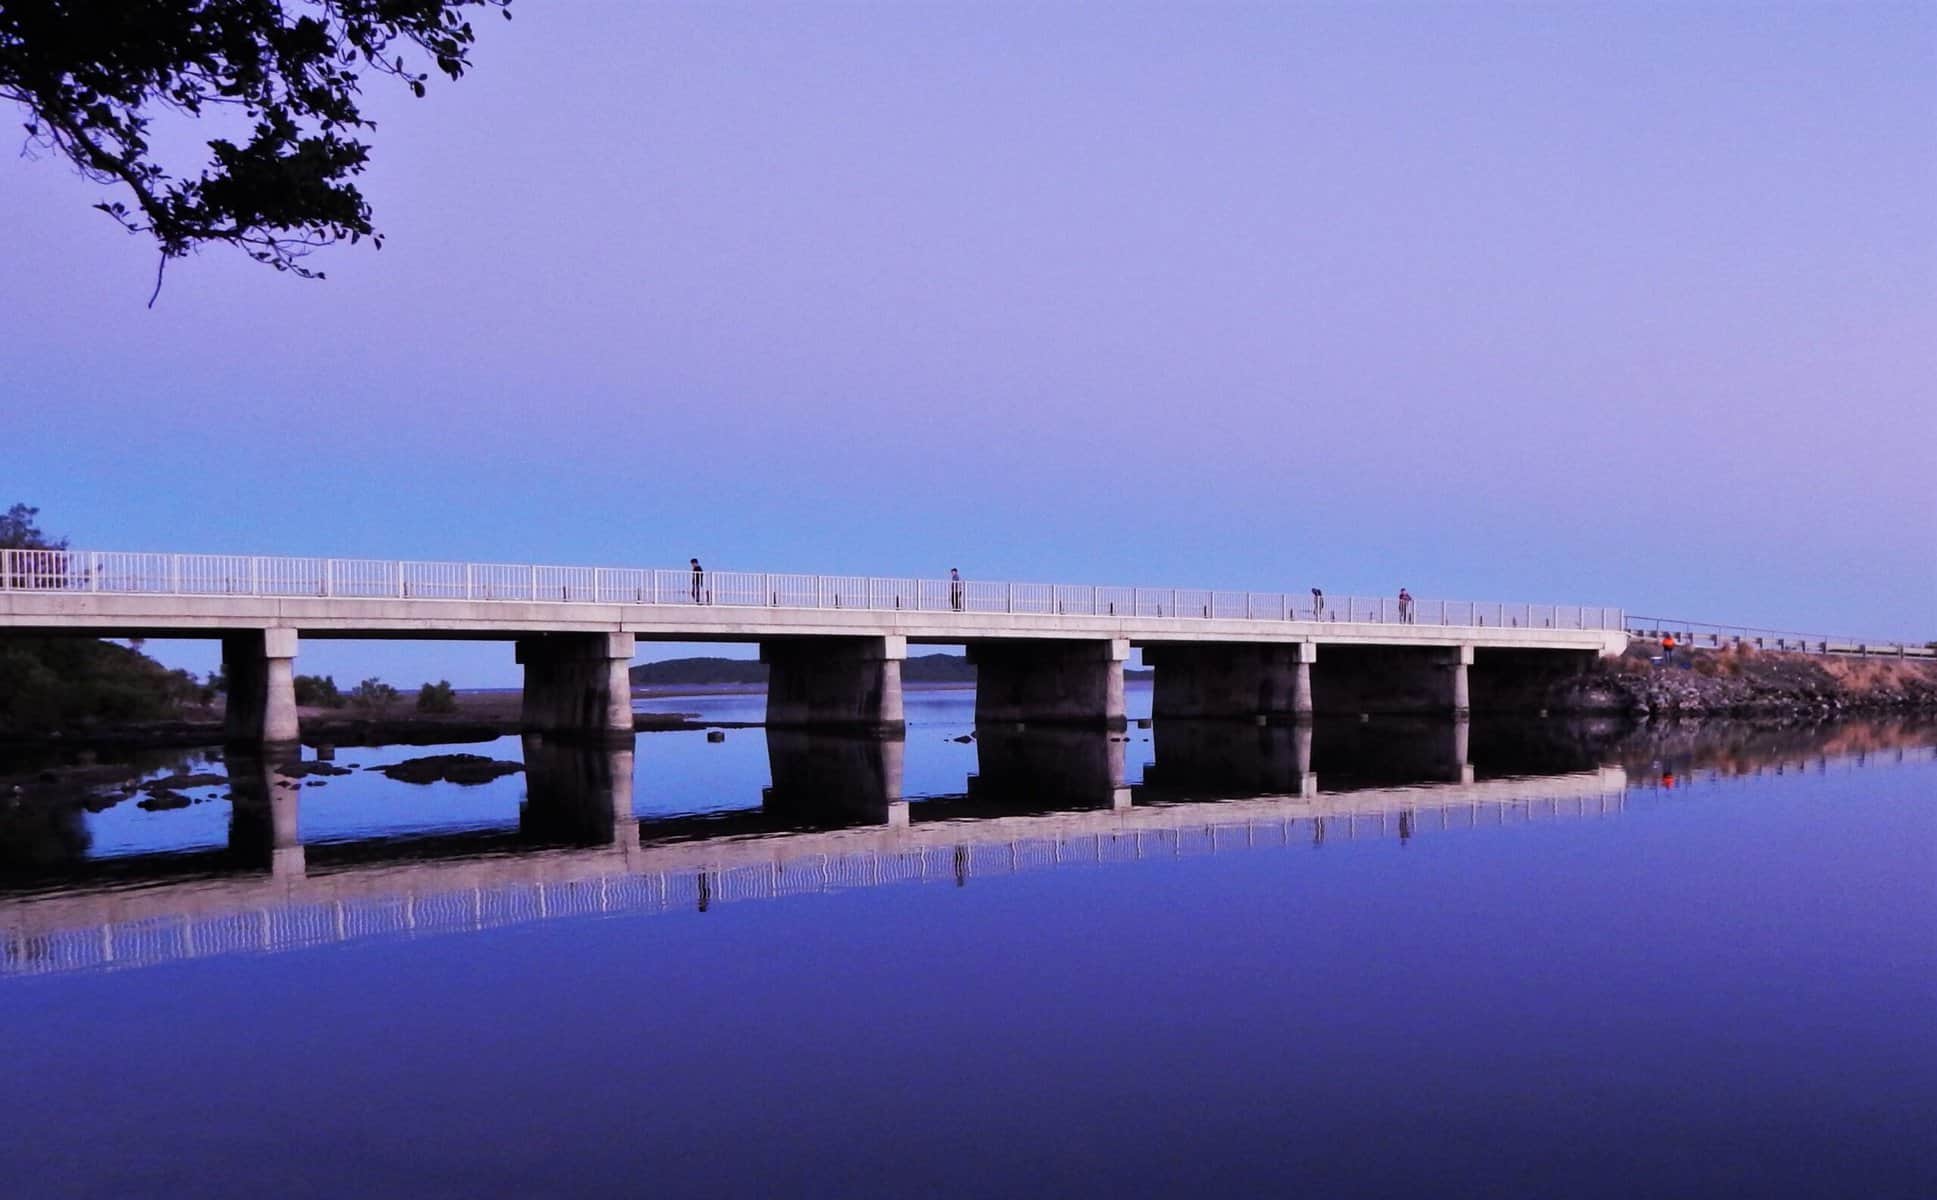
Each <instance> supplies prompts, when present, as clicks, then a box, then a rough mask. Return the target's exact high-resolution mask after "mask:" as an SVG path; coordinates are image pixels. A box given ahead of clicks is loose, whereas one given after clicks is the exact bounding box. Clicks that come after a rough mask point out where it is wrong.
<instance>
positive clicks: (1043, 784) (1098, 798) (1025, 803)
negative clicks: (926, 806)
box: [968, 725, 1130, 812]
mask: <svg viewBox="0 0 1937 1200" xmlns="http://www.w3.org/2000/svg"><path fill="white" fill-rule="evenodd" d="M975 753H976V773H975V774H974V775H971V776H969V781H968V798H969V802H970V803H971V804H972V805H975V806H977V807H987V808H990V809H997V810H1002V811H1010V812H1048V811H1055V810H1064V809H1083V808H1109V809H1121V808H1128V807H1130V789H1129V788H1128V787H1126V786H1125V785H1124V782H1123V774H1124V771H1123V739H1122V738H1121V737H1120V736H1115V735H1112V734H1111V733H1110V732H1109V731H1108V730H1106V729H1082V728H1073V727H1054V726H1035V725H1032V726H1030V727H1029V728H1028V729H1026V730H1013V729H1001V728H978V729H977V730H976V732H975Z"/></svg>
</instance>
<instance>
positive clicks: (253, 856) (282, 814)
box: [225, 749, 305, 879]
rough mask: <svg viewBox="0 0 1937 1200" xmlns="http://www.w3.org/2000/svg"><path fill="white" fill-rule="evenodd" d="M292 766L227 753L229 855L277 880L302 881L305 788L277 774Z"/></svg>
mask: <svg viewBox="0 0 1937 1200" xmlns="http://www.w3.org/2000/svg"><path fill="white" fill-rule="evenodd" d="M288 761H289V760H288V759H287V758H284V757H280V756H277V755H271V754H248V753H243V752H240V751H238V750H235V749H231V750H230V751H229V753H228V755H227V756H226V760H225V765H226V766H227V768H228V774H229V853H230V854H232V855H234V856H235V858H236V860H237V862H238V863H240V864H241V865H244V866H247V867H253V868H255V869H258V870H260V869H261V868H263V867H267V868H269V873H270V875H271V876H273V877H274V878H276V879H301V878H302V877H303V873H304V870H305V861H304V854H303V839H302V831H301V828H300V826H299V822H298V819H297V810H298V807H299V805H298V797H299V796H300V794H301V789H302V783H301V782H300V781H299V780H297V779H294V778H291V777H290V776H288V775H285V774H283V773H282V771H281V770H280V769H279V768H281V767H282V766H283V765H284V764H285V763H286V762H288Z"/></svg>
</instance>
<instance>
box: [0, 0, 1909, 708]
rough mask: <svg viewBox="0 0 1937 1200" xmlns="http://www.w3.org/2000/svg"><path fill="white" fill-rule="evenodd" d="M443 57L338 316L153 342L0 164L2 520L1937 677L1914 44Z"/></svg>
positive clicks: (38, 198) (1321, 45)
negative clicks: (1307, 616) (1645, 624)
mask: <svg viewBox="0 0 1937 1200" xmlns="http://www.w3.org/2000/svg"><path fill="white" fill-rule="evenodd" d="M481 24H482V45H481V46H480V47H479V48H478V51H477V53H476V64H477V65H476V69H475V71H474V72H473V74H472V75H471V76H470V77H469V78H467V79H465V80H464V81H463V82H462V83H459V84H456V85H444V86H438V87H436V88H435V89H434V90H433V92H432V95H431V97H430V99H428V100H425V101H412V100H410V99H409V97H408V96H402V95H397V94H395V93H394V91H393V89H388V88H380V89H378V91H377V92H376V93H375V94H373V95H372V97H371V101H372V102H371V105H370V108H371V110H372V111H374V112H375V113H376V114H377V116H378V117H379V119H380V120H381V122H382V127H381V128H380V129H379V130H378V131H377V134H376V141H375V147H376V148H375V165H374V167H373V169H372V171H371V172H370V174H369V176H368V177H367V183H366V188H365V190H366V192H367V193H368V195H369V196H370V198H371V200H372V202H373V204H374V205H375V207H376V211H377V217H378V222H379V224H380V226H381V227H382V228H383V229H384V231H385V232H386V233H387V235H388V244H387V246H386V248H385V249H384V250H383V251H381V252H371V251H369V250H367V249H365V248H361V247H359V248H356V249H351V248H348V247H344V248H342V249H340V250H337V251H332V252H329V253H328V254H327V255H326V257H325V258H324V259H323V260H321V261H320V262H319V264H318V265H321V266H323V267H324V268H325V269H326V270H327V271H328V272H329V275H330V279H329V281H328V282H326V283H303V282H301V281H298V280H294V279H289V278H285V277H280V276H276V275H274V274H273V273H271V272H268V271H266V270H263V269H261V268H258V267H255V266H254V265H252V264H250V263H248V262H246V261H245V260H243V259H242V258H241V257H240V255H239V254H236V253H232V252H219V251H210V252H208V253H207V254H205V255H203V256H201V257H199V258H195V259H192V260H190V261H187V262H183V263H177V264H176V265H175V266H174V267H172V268H171V269H170V271H169V278H168V284H167V287H166V289H165V290H164V292H163V294H162V298H161V301H160V303H159V305H158V306H157V307H156V309H155V310H154V311H152V312H150V311H147V310H146V309H144V308H143V304H144V303H145V301H146V300H147V297H148V290H149V286H150V284H151V282H152V276H153V272H154V259H153V256H152V253H151V251H150V250H149V248H148V247H147V245H145V244H144V243H143V242H141V241H140V240H138V239H132V238H128V237H126V236H124V235H122V234H120V233H119V232H118V231H117V230H116V228H115V227H114V226H113V225H112V224H111V223H110V222H109V221H108V220H107V219H106V218H105V217H103V216H101V215H99V214H97V213H94V212H91V211H89V209H88V207H87V206H88V204H90V203H91V202H93V201H94V200H95V199H97V198H99V193H97V191H96V189H95V188H93V187H92V186H91V185H88V184H86V183H85V182H83V181H81V180H79V179H77V178H75V177H74V176H73V175H72V174H71V173H69V172H68V171H66V170H65V169H64V168H63V167H62V166H61V165H59V164H57V163H55V162H52V161H40V162H31V161H24V160H23V161H12V160H9V161H7V162H4V163H0V218H4V221H5V226H6V229H7V233H8V238H7V250H6V254H5V256H4V258H0V277H4V280H5V284H6V286H5V288H4V292H0V345H4V354H0V407H4V410H5V417H6V421H5V426H4V427H5V428H6V429H7V430H8V431H9V433H10V434H11V436H10V438H9V439H8V441H7V443H6V446H5V450H4V455H0V463H4V464H5V467H4V471H0V504H5V503H11V502H12V501H13V500H15V499H21V500H26V501H28V502H30V503H36V504H39V505H40V506H41V507H42V509H43V516H44V519H45V523H46V524H47V526H48V527H49V528H50V529H52V530H54V531H56V532H62V533H66V534H68V535H69V536H70V537H72V538H73V539H74V541H75V543H76V544H77V545H81V546H85V547H95V548H106V549H151V548H152V549H183V550H212V551H244V552H248V551H253V552H263V553H317V554H322V553H333V554H345V555H368V556H377V557H390V556H397V557H429V558H472V559H493V560H505V561H519V562H522V561H529V560H533V559H536V560H538V561H545V562H567V563H578V562H582V563H603V564H611V565H667V566H673V565H677V564H679V563H682V562H684V561H685V560H686V558H687V557H688V556H690V555H694V554H697V555H699V556H700V557H702V558H703V559H705V560H706V562H707V563H708V565H710V566H714V567H719V568H734V567H743V568H747V569H753V570H763V569H772V570H818V571H851V572H857V573H864V572H872V573H880V574H889V573H903V574H913V573H921V574H926V575H931V576H932V575H939V574H941V573H942V572H944V571H945V570H946V568H947V567H949V566H950V565H960V566H961V567H962V568H963V570H964V572H965V573H966V574H969V575H971V576H979V577H982V578H1019V579H1039V580H1064V581H1075V582H1090V581H1100V582H1123V583H1144V584H1151V585H1165V584H1191V583H1206V584H1216V585H1218V586H1224V587H1231V588H1246V587H1250V588H1258V589H1275V588H1281V587H1291V588H1305V587H1309V586H1311V585H1313V584H1320V585H1322V586H1324V587H1325V588H1326V589H1327V590H1328V591H1331V592H1334V593H1338V594H1343V593H1347V592H1360V593H1366V594H1381V593H1388V594H1389V593H1392V592H1395V591H1396V590H1397V589H1398V588H1399V587H1400V586H1401V585H1402V584H1403V585H1405V586H1407V587H1409V588H1410V589H1411V590H1412V591H1413V592H1414V593H1416V594H1419V595H1422V596H1425V595H1432V596H1442V595H1444V596H1455V597H1477V598H1482V599H1504V600H1537V601H1562V602H1587V603H1606V604H1616V605H1622V606H1625V607H1626V608H1628V609H1629V610H1631V611H1636V612H1662V613H1667V614H1670V615H1680V616H1686V617H1691V618H1694V619H1707V620H1726V621H1743V622H1748V623H1755V624H1766V625H1780V626H1785V627H1791V628H1805V629H1816V628H1821V629H1825V630H1828V631H1832V632H1851V633H1856V634H1869V635H1882V636H1890V635H1897V636H1905V635H1908V636H1919V637H1932V636H1937V487H1933V484H1932V479H1931V474H1932V472H1931V465H1932V458H1933V445H1937V415H1933V414H1934V413H1937V396H1933V391H1937V389H1934V388H1933V384H1932V380H1933V379H1937V7H1932V6H1930V5H1927V4H1924V5H1909V4H1906V5H1894V6H1893V5H1887V4H1868V5H1861V6H1856V5H1839V6H1831V5H1807V6H1797V7H1780V6H1774V5H1732V6H1728V7H1717V8H1703V7H1697V6H1690V5H1677V6H1673V7H1662V6H1639V5H1636V6H1622V7H1614V6H1598V7H1586V6H1571V5H1570V6H1565V7H1538V6H1531V5H1512V6H1506V5H1502V6H1498V7H1491V8H1488V7H1480V6H1475V5H1463V6H1435V7H1419V8H1398V7H1384V8H1380V7H1375V6H1370V5H1338V6H1316V7H1302V8H1301V7H1292V6H1287V5H1268V6H1257V7H1214V6H1203V5H1191V6H1177V7H1148V8H1127V7H1123V6H1094V5H1088V6H1075V5H1070V6H1056V5H1050V6H1043V5H1036V4H1030V5H1016V6H993V5H979V6H969V7H955V6H942V5H920V6H903V5H880V6H830V5H818V4H817V5H787V6H778V5H774V6H769V5H758V6H754V5H749V6H739V7H733V6H727V5H721V4H707V5H703V6H685V5H660V4H654V5H632V4H619V3H604V4H584V5H543V4H536V3H521V4H520V5H519V7H518V17H517V20H515V21H513V22H511V23H509V24H506V23H504V22H501V21H498V20H496V19H495V18H493V19H490V20H487V21H485V22H482V23H481ZM165 654H166V655H168V656H170V657H171V658H172V659H173V660H174V661H178V662H181V663H182V664H184V665H191V666H195V667H197V668H198V669H199V668H202V667H205V666H206V665H207V664H208V663H209V662H210V661H212V659H213V655H212V652H211V651H209V650H208V649H206V648H203V647H199V646H197V647H185V648H175V647H169V648H165ZM303 669H316V670H329V671H333V672H335V673H337V674H338V675H339V678H341V677H344V676H348V677H351V678H355V677H360V676H361V675H363V674H368V673H373V672H381V673H383V674H385V675H386V676H387V677H389V678H392V679H394V680H396V681H397V682H400V683H406V684H414V683H415V682H416V681H417V680H418V679H421V678H424V677H426V676H429V677H436V676H438V675H448V676H450V677H451V678H453V679H454V680H456V681H458V682H460V683H465V684H473V683H475V684H489V683H514V682H516V680H517V670H516V668H515V667H514V666H513V665H512V662H511V653H510V649H509V648H508V647H504V646H448V645H433V646H419V645H410V644H398V645H370V644H356V645H341V644H339V645H335V646H328V647H315V648H313V651H312V652H311V653H306V655H305V659H304V662H303Z"/></svg>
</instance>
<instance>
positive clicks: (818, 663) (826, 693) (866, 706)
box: [760, 636, 908, 735]
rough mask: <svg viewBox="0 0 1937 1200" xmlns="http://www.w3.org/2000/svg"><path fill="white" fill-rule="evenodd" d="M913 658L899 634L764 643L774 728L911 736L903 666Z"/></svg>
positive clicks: (769, 715)
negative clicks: (904, 706) (905, 710)
mask: <svg viewBox="0 0 1937 1200" xmlns="http://www.w3.org/2000/svg"><path fill="white" fill-rule="evenodd" d="M907 657H908V639H907V638H904V637H898V636H889V637H818V638H792V639H787V640H784V641H781V640H776V641H770V642H761V643H760V661H761V662H763V663H766V664H767V726H768V728H770V729H771V728H779V729H787V728H793V729H825V730H843V731H847V732H851V733H870V734H882V735H895V734H901V733H903V732H905V731H906V730H907V728H908V723H907V720H906V718H905V717H904V716H903V713H902V706H901V663H902V660H903V659H905V658H907Z"/></svg>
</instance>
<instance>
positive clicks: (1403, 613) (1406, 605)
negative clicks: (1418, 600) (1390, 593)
mask: <svg viewBox="0 0 1937 1200" xmlns="http://www.w3.org/2000/svg"><path fill="white" fill-rule="evenodd" d="M1399 623H1400V624H1401V625H1410V624H1412V593H1411V592H1409V591H1407V590H1406V589H1404V588H1400V589H1399Z"/></svg>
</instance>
